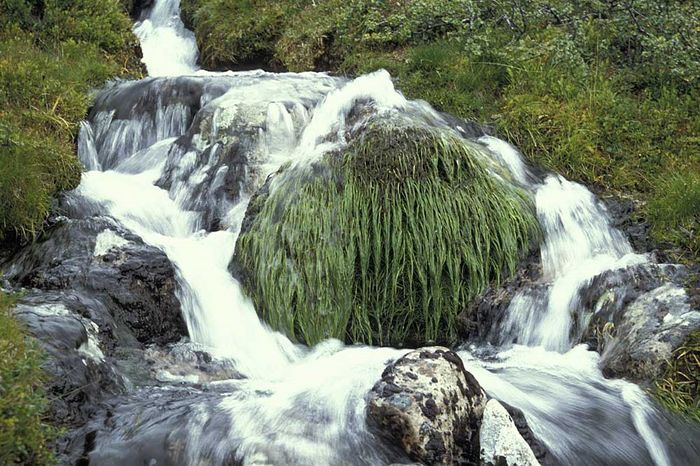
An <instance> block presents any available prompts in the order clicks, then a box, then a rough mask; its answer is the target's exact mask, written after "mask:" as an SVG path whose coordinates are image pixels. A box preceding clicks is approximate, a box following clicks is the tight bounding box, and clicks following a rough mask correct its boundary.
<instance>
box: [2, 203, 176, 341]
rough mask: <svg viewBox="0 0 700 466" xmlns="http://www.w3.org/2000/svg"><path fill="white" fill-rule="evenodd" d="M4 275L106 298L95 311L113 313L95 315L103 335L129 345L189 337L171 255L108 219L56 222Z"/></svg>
mask: <svg viewBox="0 0 700 466" xmlns="http://www.w3.org/2000/svg"><path fill="white" fill-rule="evenodd" d="M5 274H6V276H7V278H8V280H9V281H10V282H11V283H12V284H14V285H15V286H20V287H25V288H36V289H40V290H45V291H60V290H66V291H68V290H70V291H72V292H78V293H80V294H81V295H82V296H89V297H90V299H92V300H94V301H99V302H100V304H99V305H94V306H91V307H94V309H93V311H94V314H108V315H92V316H91V317H92V318H93V320H94V321H95V322H97V323H98V325H99V326H100V331H101V333H109V334H111V335H113V336H115V337H117V338H121V339H123V340H124V341H122V343H123V344H127V345H129V344H131V341H130V340H131V339H132V338H135V339H136V340H137V341H138V342H140V343H158V344H165V343H169V342H174V341H178V340H179V339H180V338H181V337H182V336H185V335H187V329H186V326H185V323H184V320H183V318H182V313H181V309H180V302H179V300H178V298H177V296H176V288H177V283H176V279H175V270H174V268H173V266H172V264H171V263H170V261H169V260H168V258H167V256H166V255H165V254H164V253H163V252H162V251H160V250H159V249H157V248H155V247H153V246H150V245H147V244H145V243H144V242H143V241H142V240H141V239H140V238H139V237H138V236H136V235H133V234H130V233H128V232H127V231H125V230H124V229H122V228H121V227H120V226H119V225H117V224H116V223H115V222H114V221H113V220H111V219H109V218H107V217H90V218H85V219H67V218H61V219H58V220H56V222H55V224H54V225H53V226H52V227H51V228H49V229H48V230H47V231H46V232H44V233H43V234H42V235H41V237H40V238H39V239H38V240H37V241H36V242H34V243H32V244H30V245H28V246H27V247H26V248H24V249H23V250H21V251H20V252H18V253H17V254H16V255H15V256H14V257H13V258H11V259H10V260H9V264H8V265H7V266H6V267H5ZM99 311H105V312H99ZM132 336H133V337H132ZM113 347H114V345H113V344H112V343H110V344H109V345H108V349H112V348H113Z"/></svg>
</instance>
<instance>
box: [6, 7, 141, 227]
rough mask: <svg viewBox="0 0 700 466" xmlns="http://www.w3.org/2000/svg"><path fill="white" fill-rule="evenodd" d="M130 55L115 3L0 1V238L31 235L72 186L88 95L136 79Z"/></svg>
mask: <svg viewBox="0 0 700 466" xmlns="http://www.w3.org/2000/svg"><path fill="white" fill-rule="evenodd" d="M136 52H137V41H136V38H135V37H134V36H133V34H132V33H131V20H130V19H129V17H128V15H127V13H126V9H125V7H124V5H123V4H122V3H120V2H119V1H118V0H96V1H95V0H91V1H87V0H79V1H70V2H69V1H64V0H32V1H24V0H1V1H0V239H5V240H7V239H12V238H20V239H22V238H24V239H26V238H30V237H32V236H33V235H34V234H35V233H36V232H37V231H38V230H39V229H40V228H41V225H42V223H43V221H44V219H45V217H46V215H47V213H48V210H49V207H50V202H51V196H52V195H53V194H54V193H55V192H57V191H60V190H65V189H71V188H73V187H75V186H76V185H77V183H78V182H79V180H80V170H81V167H80V164H79V162H78V159H77V157H76V150H75V140H76V136H77V131H78V126H79V123H80V120H82V119H83V118H84V117H85V115H86V113H87V109H88V106H89V105H90V102H91V97H90V93H91V91H92V90H93V89H95V88H96V87H99V86H100V85H102V84H103V83H104V82H105V81H107V80H108V79H111V78H113V77H117V76H127V75H135V74H139V69H140V65H139V61H138V58H137V53H136Z"/></svg>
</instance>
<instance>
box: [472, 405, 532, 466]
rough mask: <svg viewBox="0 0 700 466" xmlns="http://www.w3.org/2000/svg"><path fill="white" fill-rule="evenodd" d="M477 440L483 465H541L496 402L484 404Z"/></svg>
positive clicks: (504, 411)
mask: <svg viewBox="0 0 700 466" xmlns="http://www.w3.org/2000/svg"><path fill="white" fill-rule="evenodd" d="M479 440H480V444H481V462H482V464H484V465H485V466H490V465H494V466H495V465H499V466H501V465H503V466H540V462H539V461H537V457H535V454H534V453H533V451H532V449H531V448H530V446H529V445H528V444H527V442H526V441H525V439H523V437H522V436H521V435H520V432H519V431H518V428H517V427H516V426H515V423H514V422H513V419H512V418H511V417H510V414H508V411H506V409H505V408H504V407H503V405H502V404H501V403H499V402H498V401H497V400H493V399H492V400H489V401H488V403H486V408H485V409H484V417H483V419H482V421H481V430H480V432H479Z"/></svg>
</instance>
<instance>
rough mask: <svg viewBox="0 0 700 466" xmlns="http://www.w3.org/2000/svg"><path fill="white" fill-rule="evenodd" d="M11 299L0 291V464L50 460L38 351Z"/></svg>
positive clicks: (45, 461) (51, 433)
mask: <svg viewBox="0 0 700 466" xmlns="http://www.w3.org/2000/svg"><path fill="white" fill-rule="evenodd" d="M13 303H14V301H13V298H12V297H10V296H7V295H5V294H4V293H2V292H0V464H6V465H11V464H26V465H44V464H52V463H53V455H52V453H51V451H50V450H49V449H48V448H47V442H48V441H49V440H51V439H52V438H53V436H54V434H55V430H54V429H53V428H52V427H50V426H49V425H47V424H46V423H45V422H44V420H43V416H44V413H45V411H46V408H47V405H48V403H47V400H46V397H45V393H44V391H43V388H42V381H43V377H44V373H43V371H42V370H41V362H42V354H41V352H40V351H39V349H38V347H37V345H36V342H34V341H31V340H30V339H29V337H27V335H26V333H25V331H24V329H23V328H22V327H21V325H19V324H18V323H17V322H16V321H15V320H14V319H13V317H12V316H11V314H10V308H11V307H12V305H13Z"/></svg>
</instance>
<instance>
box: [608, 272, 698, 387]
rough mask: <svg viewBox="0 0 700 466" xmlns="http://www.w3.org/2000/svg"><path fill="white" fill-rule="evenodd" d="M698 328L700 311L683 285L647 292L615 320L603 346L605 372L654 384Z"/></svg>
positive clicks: (669, 285) (668, 286) (634, 380)
mask: <svg viewBox="0 0 700 466" xmlns="http://www.w3.org/2000/svg"><path fill="white" fill-rule="evenodd" d="M698 329H700V312H699V311H698V310H697V309H693V308H692V307H691V306H690V304H689V301H688V298H687V295H686V293H685V290H684V289H683V288H679V287H677V286H675V285H671V284H666V285H663V286H660V287H658V288H656V289H654V290H652V291H649V292H648V293H644V294H643V295H641V296H640V297H638V298H637V299H635V300H634V301H633V302H632V303H631V304H630V305H629V306H627V307H626V308H625V309H624V312H623V313H622V315H621V316H619V317H618V318H617V319H616V320H614V321H613V322H612V327H611V329H610V332H609V333H610V335H609V336H608V338H607V339H606V341H605V342H604V344H603V346H602V354H601V360H600V366H601V368H602V370H603V374H604V375H605V376H606V377H624V378H626V379H628V380H631V381H633V382H638V383H650V382H651V381H653V380H655V379H657V378H658V377H660V376H661V375H662V373H663V368H664V364H665V361H666V360H667V359H668V358H670V357H671V355H672V353H673V351H674V350H675V349H676V348H678V347H680V346H681V345H682V344H683V343H684V342H685V341H686V339H687V338H688V336H689V335H690V334H691V333H692V332H693V331H696V330H698Z"/></svg>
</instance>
